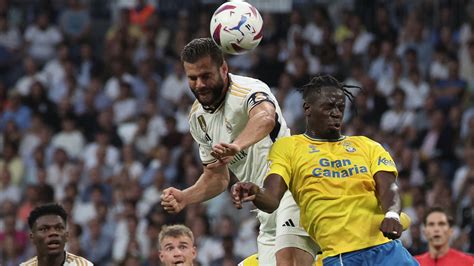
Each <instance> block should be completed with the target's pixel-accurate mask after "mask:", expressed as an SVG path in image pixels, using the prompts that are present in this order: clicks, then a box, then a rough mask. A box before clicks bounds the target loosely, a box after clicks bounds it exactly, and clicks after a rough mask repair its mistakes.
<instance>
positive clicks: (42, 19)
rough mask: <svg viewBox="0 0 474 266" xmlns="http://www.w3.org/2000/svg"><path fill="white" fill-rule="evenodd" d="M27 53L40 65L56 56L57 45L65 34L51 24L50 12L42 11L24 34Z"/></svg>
mask: <svg viewBox="0 0 474 266" xmlns="http://www.w3.org/2000/svg"><path fill="white" fill-rule="evenodd" d="M24 38H25V41H26V48H27V54H28V55H29V56H31V57H32V58H33V59H34V60H35V61H37V63H39V64H40V65H42V64H44V63H46V62H47V61H49V60H51V59H53V58H54V56H55V54H56V51H55V50H56V45H58V44H59V43H60V42H61V41H62V40H63V36H62V34H61V32H60V31H59V29H58V28H57V27H56V26H54V25H52V24H50V14H48V13H46V12H42V13H40V14H39V15H38V17H37V18H36V23H35V24H31V25H29V26H28V27H27V28H26V30H25V35H24Z"/></svg>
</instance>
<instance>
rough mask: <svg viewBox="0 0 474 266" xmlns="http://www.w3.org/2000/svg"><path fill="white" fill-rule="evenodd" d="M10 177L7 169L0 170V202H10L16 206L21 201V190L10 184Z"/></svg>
mask: <svg viewBox="0 0 474 266" xmlns="http://www.w3.org/2000/svg"><path fill="white" fill-rule="evenodd" d="M11 180H12V177H11V174H10V171H9V170H8V169H7V168H2V169H1V170H0V202H6V201H11V202H12V203H14V204H18V203H19V202H20V200H21V189H20V187H19V186H17V185H14V184H12V182H11Z"/></svg>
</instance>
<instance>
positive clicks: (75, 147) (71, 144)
mask: <svg viewBox="0 0 474 266" xmlns="http://www.w3.org/2000/svg"><path fill="white" fill-rule="evenodd" d="M85 143H86V142H85V138H84V136H83V135H82V133H81V131H79V130H78V129H77V128H76V121H75V120H74V118H73V117H65V118H64V119H63V121H62V130H61V131H59V132H58V133H56V134H55V135H54V136H53V138H52V139H51V144H52V146H53V147H55V148H61V149H64V151H65V152H66V154H67V156H68V157H69V159H70V160H76V159H78V158H80V155H81V153H82V149H83V148H84V145H85Z"/></svg>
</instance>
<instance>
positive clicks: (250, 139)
mask: <svg viewBox="0 0 474 266" xmlns="http://www.w3.org/2000/svg"><path fill="white" fill-rule="evenodd" d="M275 123H276V121H275V106H274V105H273V104H272V103H270V102H268V101H263V102H261V103H259V104H257V105H256V106H255V107H253V108H252V110H250V112H249V121H248V122H247V124H246V125H245V128H244V129H243V130H242V132H241V133H240V134H239V135H238V136H237V138H236V139H235V140H234V141H233V142H232V143H230V144H226V143H219V144H216V145H214V146H213V147H212V151H213V156H214V157H216V158H217V159H219V162H220V163H221V164H222V163H229V162H230V161H231V160H232V158H233V156H234V155H236V154H237V153H239V152H240V151H241V150H243V149H246V148H248V147H250V146H252V145H253V144H255V143H257V142H259V141H260V140H262V139H263V138H264V137H265V136H267V135H268V134H270V132H272V130H273V128H274V127H275ZM216 165H218V164H213V165H212V166H211V167H215V166H216Z"/></svg>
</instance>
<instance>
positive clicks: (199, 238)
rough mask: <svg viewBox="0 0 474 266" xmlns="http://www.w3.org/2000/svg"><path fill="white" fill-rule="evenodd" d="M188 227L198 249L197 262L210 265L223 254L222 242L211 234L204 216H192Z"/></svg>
mask: <svg viewBox="0 0 474 266" xmlns="http://www.w3.org/2000/svg"><path fill="white" fill-rule="evenodd" d="M190 228H191V231H192V232H193V234H194V237H195V241H196V248H197V250H199V253H198V254H197V261H199V263H201V264H202V265H210V263H211V262H212V261H213V260H215V259H218V258H219V257H221V256H223V254H224V250H223V247H222V243H221V241H218V240H216V239H215V238H214V237H213V236H212V235H211V231H210V224H209V221H208V219H207V217H206V216H204V215H198V216H196V217H194V219H193V220H192V224H191V226H190Z"/></svg>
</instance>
